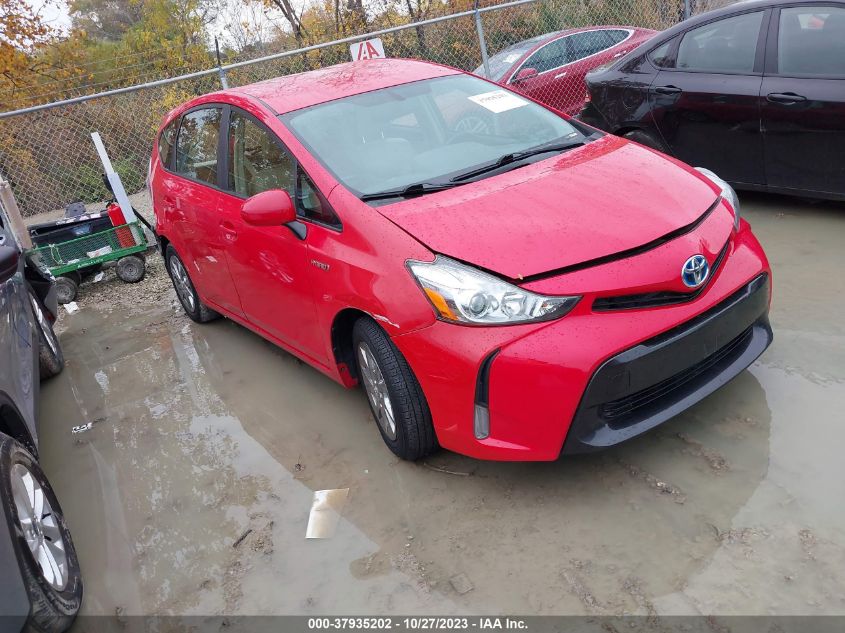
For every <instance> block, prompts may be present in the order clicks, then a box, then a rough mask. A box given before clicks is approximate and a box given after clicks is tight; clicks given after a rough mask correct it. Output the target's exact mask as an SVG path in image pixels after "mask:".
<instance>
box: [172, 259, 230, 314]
mask: <svg viewBox="0 0 845 633" xmlns="http://www.w3.org/2000/svg"><path fill="white" fill-rule="evenodd" d="M164 261H165V262H166V263H167V273H168V274H169V275H170V280H171V281H172V282H173V289H174V290H176V296H177V297H179V302H180V303H181V304H182V308H184V310H185V314H187V315H188V316H189V317H190V318H191V319H192V320H193V321H196V322H197V323H208V322H209V321H213V320H214V319H219V318H220V314H219V313H218V312H215V311H214V310H212V309H211V308H209V307H208V306H207V305H205V304H204V303H203V302H202V300H201V299H200V296H199V295H198V294H197V291H196V289H195V288H194V282H193V281H191V277H190V275H188V269H187V267H186V266H185V264H184V263H183V262H182V260H181V259H180V257H179V255H178V254H177V253H176V249H175V248H173V246H172V245H171V244H168V245H167V250H166V251H165V254H164ZM180 277H182V279H181V281H180Z"/></svg>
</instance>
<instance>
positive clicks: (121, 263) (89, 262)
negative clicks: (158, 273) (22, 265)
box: [32, 222, 151, 303]
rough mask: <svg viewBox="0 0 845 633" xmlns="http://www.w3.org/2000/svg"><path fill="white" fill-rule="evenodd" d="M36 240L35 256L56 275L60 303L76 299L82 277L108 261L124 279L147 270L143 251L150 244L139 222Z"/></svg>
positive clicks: (131, 279) (139, 276)
mask: <svg viewBox="0 0 845 633" xmlns="http://www.w3.org/2000/svg"><path fill="white" fill-rule="evenodd" d="M45 237H46V236H45ZM33 239H34V241H36V246H35V248H33V250H32V255H33V256H34V257H35V258H36V259H37V260H40V261H41V263H43V264H44V265H45V266H46V267H47V268H49V269H50V272H51V273H53V276H54V277H55V278H56V291H57V294H58V300H59V303H70V302H71V301H73V300H74V299H76V295H77V292H78V288H79V284H80V283H81V282H82V279H83V277H85V276H88V275H90V274H92V273H96V272H98V271H99V269H100V268H102V267H103V264H105V263H106V262H117V263H116V265H115V272H116V273H117V276H118V278H119V279H120V280H121V281H123V282H126V283H136V282H138V281H141V280H142V279H143V278H144V273H145V272H146V258H145V256H144V253H145V252H146V250H147V249H148V248H150V246H151V245H150V244H149V243H148V242H147V236H146V234H145V233H144V229H143V227H142V226H141V224H140V223H139V222H133V223H130V224H124V225H122V226H115V227H112V228H110V229H106V230H102V231H97V232H96V233H91V234H89V235H85V236H83V237H77V238H74V239H70V240H67V241H60V242H56V243H46V244H45V243H41V244H38V243H37V242H38V241H42V242H43V241H48V240H49V238H47V239H46V240H45V239H44V238H42V239H41V240H38V238H36V237H35V236H33Z"/></svg>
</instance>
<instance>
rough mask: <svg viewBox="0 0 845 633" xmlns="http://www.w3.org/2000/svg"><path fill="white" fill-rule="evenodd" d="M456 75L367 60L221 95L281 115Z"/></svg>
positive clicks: (413, 63) (410, 63)
mask: <svg viewBox="0 0 845 633" xmlns="http://www.w3.org/2000/svg"><path fill="white" fill-rule="evenodd" d="M460 72H461V71H460V70H456V69H454V68H449V67H447V66H441V65H439V64H432V63H429V62H423V61H418V60H413V59H396V58H393V59H391V58H388V59H371V60H366V61H356V62H347V63H345V64H337V65H336V66H329V67H327V68H321V69H319V70H311V71H308V72H304V73H298V74H295V75H285V76H283V77H274V78H273V79H268V80H267V81H261V82H258V83H254V84H249V85H246V86H240V87H238V88H230V89H229V90H224V91H222V94H231V95H248V96H250V97H253V98H256V99H260V100H261V101H262V102H264V104H265V105H266V106H269V107H270V108H272V109H273V110H274V111H275V112H276V113H277V114H284V113H285V112H291V111H293V110H299V109H301V108H307V107H309V106H312V105H317V104H318V103H325V102H326V101H333V100H334V99H340V98H342V97H349V96H351V95H356V94H361V93H362V92H370V91H372V90H379V89H380V88H388V87H390V86H398V85H400V84H405V83H410V82H413V81H420V80H422V79H432V78H434V77H444V76H446V75H455V74H459V73H460ZM216 94H221V93H220V92H218V93H216Z"/></svg>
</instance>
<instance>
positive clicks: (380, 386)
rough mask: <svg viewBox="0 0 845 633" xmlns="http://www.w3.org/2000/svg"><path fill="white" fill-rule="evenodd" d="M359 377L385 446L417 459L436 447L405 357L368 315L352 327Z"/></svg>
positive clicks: (424, 405) (426, 410)
mask: <svg viewBox="0 0 845 633" xmlns="http://www.w3.org/2000/svg"><path fill="white" fill-rule="evenodd" d="M352 345H353V349H354V351H355V360H356V366H357V369H358V378H359V381H360V382H361V385H362V386H363V388H364V391H365V393H366V394H367V401H368V402H369V404H370V410H371V411H372V412H373V417H374V418H375V420H376V423H377V424H378V429H379V432H380V433H381V437H382V439H383V440H384V443H385V444H387V446H388V448H389V449H390V450H391V451H393V452H394V453H395V454H396V455H397V456H399V457H401V458H402V459H408V460H411V461H413V460H417V459H420V458H422V457H425V456H426V455H428V454H430V453H431V452H433V451H434V450H435V449H437V437H436V436H435V434H434V426H433V425H432V423H431V412H430V411H429V408H428V403H427V402H426V399H425V395H424V394H423V391H422V388H421V387H420V384H419V382H417V378H416V376H414V374H413V372H412V371H411V368H410V366H409V365H408V361H406V360H405V357H404V356H402V353H401V352H400V351H399V350H398V349H397V348H396V346H395V345H394V344H393V343H392V342H391V340H390V337H388V336H387V334H385V332H384V330H382V329H381V327H379V325H378V323H376V322H375V321H373V320H372V319H370V318H369V317H362V318H360V319H358V321H356V323H355V326H354V328H353V330H352Z"/></svg>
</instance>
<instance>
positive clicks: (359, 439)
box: [42, 307, 845, 614]
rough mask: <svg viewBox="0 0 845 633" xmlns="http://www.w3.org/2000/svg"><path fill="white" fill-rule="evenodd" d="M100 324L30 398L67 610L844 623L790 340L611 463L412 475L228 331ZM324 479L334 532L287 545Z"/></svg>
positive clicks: (821, 411)
mask: <svg viewBox="0 0 845 633" xmlns="http://www.w3.org/2000/svg"><path fill="white" fill-rule="evenodd" d="M113 322H114V319H110V320H109V319H106V318H104V317H103V316H101V315H100V314H99V313H98V312H97V311H96V310H86V311H83V312H80V313H79V314H77V315H74V317H73V321H71V322H70V327H69V329H68V330H67V332H66V333H65V334H64V335H63V337H62V339H63V343H64V345H65V349H66V355H67V356H68V358H70V359H71V362H70V363H69V366H68V368H67V370H66V372H65V373H64V374H63V375H62V376H60V377H59V378H58V379H56V380H54V381H51V382H49V383H46V384H45V386H44V391H43V394H44V395H43V406H42V437H43V445H44V446H43V449H42V452H43V461H44V463H45V468H46V469H47V471H48V473H49V474H50V476H51V479H52V480H53V481H54V483H55V487H56V488H57V491H58V493H59V497H60V499H61V501H62V504H63V506H64V509H65V513H66V515H67V517H68V521H69V523H70V526H71V528H72V532H73V534H74V537H75V540H76V544H77V549H78V551H79V555H80V559H81V562H82V566H83V573H84V574H85V580H86V601H85V606H84V610H85V612H86V613H102V614H114V613H115V610H116V609H120V612H121V613H125V614H136V613H139V614H147V613H158V614H217V613H304V614H312V613H313V614H317V613H347V614H349V613H356V614H365V613H370V614H373V613H432V612H437V613H444V614H448V613H457V612H485V613H490V612H492V613H515V614H528V613H576V614H577V613H652V612H667V613H674V612H678V613H694V612H697V611H705V612H711V611H714V612H719V613H722V612H724V613H767V612H770V611H774V612H789V613H801V612H830V613H835V612H843V611H845V604H843V602H842V598H841V597H840V596H838V595H835V593H834V592H835V590H834V589H833V588H835V587H839V586H842V583H843V570H845V559H843V549H842V547H841V545H840V544H841V543H842V542H843V538H842V536H843V535H842V532H841V526H843V525H845V521H843V519H845V516H843V513H845V511H843V508H842V505H841V503H838V502H837V500H841V499H842V498H843V497H845V494H843V493H845V489H843V486H845V484H843V477H842V476H841V474H842V473H841V467H840V466H839V464H840V463H841V459H840V458H839V456H838V452H839V450H840V447H841V446H842V445H843V441H842V440H843V439H845V430H843V425H842V424H841V414H840V413H839V412H841V410H842V406H843V404H845V402H843V394H842V389H841V382H839V381H838V380H827V381H825V380H819V376H817V375H814V376H811V377H808V376H806V375H804V374H802V373H801V372H800V371H794V370H788V369H785V368H784V366H783V364H782V360H783V355H786V354H791V353H792V350H791V348H790V347H789V345H790V343H789V342H788V341H787V342H786V343H782V342H780V341H778V340H776V343H775V347H773V348H772V349H773V352H772V353H771V354H770V355H767V356H765V357H764V358H763V361H762V362H761V363H758V364H756V365H755V366H754V367H753V369H752V371H750V372H744V373H743V374H742V375H740V376H739V377H738V378H737V379H736V380H735V381H733V382H732V383H731V384H730V385H728V386H727V387H726V388H725V389H723V390H722V391H721V392H720V393H719V394H717V395H715V396H713V397H710V398H708V399H707V400H705V401H704V402H702V403H701V404H699V405H698V406H696V407H694V408H693V409H691V410H690V411H689V412H687V413H686V414H685V415H683V416H681V417H679V418H678V419H676V420H675V421H673V422H671V423H669V424H667V425H665V426H663V427H662V428H661V429H659V430H658V431H657V432H656V433H653V434H650V435H647V436H645V437H643V438H639V439H637V440H635V441H634V442H632V443H629V444H627V445H625V446H623V447H620V448H619V449H617V450H612V451H608V452H605V453H601V454H596V455H587V456H580V457H576V458H570V459H566V460H562V461H559V462H554V463H546V464H511V463H483V462H475V461H473V460H469V459H466V458H463V457H460V456H457V455H454V454H450V453H446V452H441V453H439V454H437V455H435V456H433V457H432V458H430V460H429V463H428V465H427V466H428V467H426V465H423V464H409V463H405V462H400V461H398V460H396V459H395V458H394V457H393V455H392V454H391V453H390V452H389V451H387V450H386V449H385V448H384V446H383V445H382V442H381V440H380V438H379V435H378V431H377V429H376V426H375V423H374V422H373V421H372V419H371V417H370V414H369V411H368V409H367V406H366V402H365V401H364V398H363V396H362V395H361V394H360V393H359V392H350V391H346V390H344V389H343V388H342V387H340V386H338V385H336V384H334V383H332V382H330V381H329V380H327V379H326V378H324V377H323V376H321V375H320V374H319V373H318V372H316V371H315V370H312V369H310V368H308V367H307V366H303V365H302V364H300V363H299V362H297V361H296V360H295V359H293V358H292V357H291V356H289V355H287V354H285V353H283V352H281V351H279V350H278V349H276V348H274V347H273V346H272V345H270V344H268V343H265V342H264V341H262V340H261V339H260V338H258V337H257V336H254V335H252V334H251V333H249V332H247V331H246V330H244V329H243V328H240V327H238V326H236V325H234V324H232V323H229V322H226V321H220V322H216V323H213V324H209V325H206V326H197V325H194V324H192V323H189V322H187V320H186V319H184V318H183V317H181V316H179V315H177V314H176V313H174V312H172V311H171V309H170V308H169V307H164V308H153V309H151V310H150V311H149V312H147V313H143V312H142V313H140V314H137V315H135V316H132V317H131V318H129V319H127V320H125V321H123V322H121V323H120V324H119V326H116V325H114V324H113ZM83 328H85V329H86V332H87V333H82V329H83ZM92 332H96V333H97V335H96V336H93V335H92V334H91V333H92ZM823 343H824V341H820V343H819V345H822V344H823ZM802 344H806V342H803V343H802ZM833 377H834V378H835V375H833ZM840 379H841V376H840ZM807 402H813V403H814V408H813V416H812V418H811V419H808V418H807V414H806V403H807ZM772 411H777V412H778V413H777V415H773V413H772ZM92 420H99V422H98V423H97V424H94V425H93V427H92V428H91V429H90V430H89V431H87V432H85V433H82V434H76V435H74V434H71V433H69V432H68V429H70V428H71V427H73V426H74V425H83V424H87V422H88V421H92ZM810 428H811V429H812V431H809V432H808V429H810ZM822 437H824V438H825V441H820V439H819V438H822ZM453 473H458V474H459V475H462V476H458V475H456V474H453ZM467 473H469V474H468V475H467ZM335 488H348V489H349V493H348V500H347V503H346V505H345V507H344V509H343V513H342V517H341V518H340V520H339V522H338V525H337V530H336V532H335V534H334V536H333V538H330V539H322V540H306V539H305V530H306V526H307V524H308V517H309V511H310V508H311V505H312V500H313V494H314V491H316V490H327V489H335ZM454 578H460V579H461V583H460V585H461V587H472V590H467V591H461V590H459V589H457V588H456V585H455V583H454V582H451V580H452V579H454Z"/></svg>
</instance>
